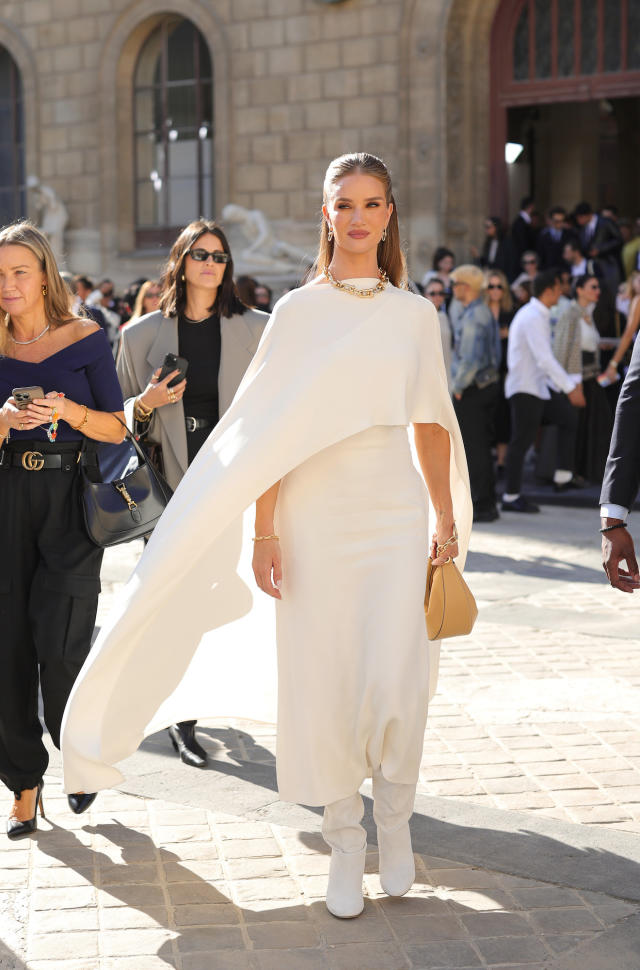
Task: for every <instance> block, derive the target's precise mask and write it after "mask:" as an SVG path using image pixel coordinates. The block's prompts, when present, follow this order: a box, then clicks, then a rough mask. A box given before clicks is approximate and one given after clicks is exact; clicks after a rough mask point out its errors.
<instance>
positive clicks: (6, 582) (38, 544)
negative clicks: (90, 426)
mask: <svg viewBox="0 0 640 970" xmlns="http://www.w3.org/2000/svg"><path fill="white" fill-rule="evenodd" d="M19 447H20V450H21V451H22V450H23V447H24V445H23V443H22V442H21V443H20V446H19ZM32 447H33V449H34V450H37V451H40V452H41V453H44V452H47V453H50V452H52V451H55V452H57V453H60V452H61V451H66V450H67V449H66V447H63V446H61V445H58V446H57V447H52V446H49V447H47V445H43V444H42V443H41V442H33V444H32ZM10 450H12V449H11V447H9V448H5V449H4V452H5V454H4V455H3V459H4V460H3V462H2V465H1V466H0V521H1V522H2V531H3V538H2V543H1V544H0V780H1V781H2V782H4V784H5V785H6V786H7V788H9V789H10V790H11V791H14V792H17V791H21V790H22V789H24V788H34V787H35V786H36V785H37V784H38V782H39V781H40V779H41V778H42V776H43V774H44V772H45V771H46V768H47V765H48V763H49V757H48V754H47V750H46V748H45V746H44V744H43V742H42V725H41V723H40V719H39V717H38V684H40V687H41V690H42V698H43V702H44V720H45V724H46V726H47V729H48V731H49V734H50V735H51V740H52V741H53V743H54V744H55V746H56V747H59V746H60V725H61V722H62V715H63V713H64V709H65V705H66V703H67V699H68V697H69V694H70V692H71V688H72V687H73V684H74V681H75V679H76V677H77V675H78V673H79V671H80V668H81V666H82V664H83V663H84V660H85V658H86V656H87V654H88V653H89V649H90V646H91V637H92V633H93V628H94V624H95V619H96V613H97V609H98V594H99V593H100V566H101V563H102V554H103V551H102V549H101V548H99V547H98V546H95V545H94V544H93V543H92V542H91V541H90V539H89V538H88V536H87V534H86V531H85V529H84V523H83V516H82V509H81V504H80V502H81V491H80V476H79V475H78V469H77V465H76V462H75V455H73V456H72V458H71V461H69V462H66V464H67V465H68V466H69V468H70V470H68V471H64V470H61V469H58V468H43V469H41V470H40V471H36V470H33V471H29V470H27V469H25V468H22V467H13V466H10V467H8V462H7V460H6V459H7V457H8V452H9V451H10ZM69 451H73V445H71V446H69ZM67 453H68V452H67Z"/></svg>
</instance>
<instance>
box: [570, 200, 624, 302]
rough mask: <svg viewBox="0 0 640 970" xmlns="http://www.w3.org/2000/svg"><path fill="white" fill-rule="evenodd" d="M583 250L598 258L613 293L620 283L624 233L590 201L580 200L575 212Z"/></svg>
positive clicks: (587, 255) (592, 257) (591, 257)
mask: <svg viewBox="0 0 640 970" xmlns="http://www.w3.org/2000/svg"><path fill="white" fill-rule="evenodd" d="M573 215H574V218H575V221H576V225H577V226H578V232H579V234H580V243H581V246H582V252H583V253H584V255H585V256H586V257H588V258H589V259H597V260H598V261H599V262H600V264H601V266H602V269H603V270H604V275H605V278H606V280H607V284H608V286H609V288H610V290H611V292H612V293H613V294H615V292H616V290H617V289H618V284H619V283H620V252H621V250H622V242H623V240H622V234H621V232H620V230H619V229H618V227H617V226H616V224H615V222H612V221H611V220H610V219H605V218H604V216H599V215H597V213H595V212H594V211H593V209H592V207H591V205H590V203H589V202H579V203H578V205H577V206H576V207H575V209H574V212H573Z"/></svg>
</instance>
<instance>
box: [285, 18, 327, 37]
mask: <svg viewBox="0 0 640 970" xmlns="http://www.w3.org/2000/svg"><path fill="white" fill-rule="evenodd" d="M284 26H285V39H286V42H287V43H288V44H307V43H309V41H313V40H320V39H321V37H322V31H321V19H320V15H319V14H316V15H315V16H312V15H311V14H305V15H304V16H303V17H286V19H285V22H284Z"/></svg>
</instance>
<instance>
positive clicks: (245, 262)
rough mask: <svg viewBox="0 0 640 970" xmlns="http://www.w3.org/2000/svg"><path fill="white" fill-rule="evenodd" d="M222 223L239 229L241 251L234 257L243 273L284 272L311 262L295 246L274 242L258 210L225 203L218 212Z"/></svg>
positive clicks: (274, 238)
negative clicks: (220, 213) (233, 225)
mask: <svg viewBox="0 0 640 970" xmlns="http://www.w3.org/2000/svg"><path fill="white" fill-rule="evenodd" d="M222 220H223V223H224V224H225V225H228V224H235V225H238V226H239V228H240V231H241V233H242V236H243V242H244V243H245V248H244V249H242V250H241V251H240V253H239V254H238V255H239V260H237V262H239V263H240V264H241V265H242V267H243V270H242V271H243V272H250V271H251V270H253V269H255V270H256V271H258V270H265V271H267V272H274V273H278V272H286V271H287V270H289V271H290V270H291V269H292V268H294V267H295V268H298V269H299V268H300V267H301V266H305V267H306V266H309V265H310V264H311V263H312V262H313V260H311V259H310V258H309V256H308V255H307V253H305V252H304V250H302V249H300V248H299V247H298V246H293V245H291V244H290V243H287V242H284V240H282V239H277V238H276V237H275V235H274V231H273V228H272V226H271V223H270V222H269V219H268V218H267V216H266V215H265V214H264V212H262V211H261V210H260V209H245V208H244V206H241V205H234V204H229V205H226V206H225V207H224V209H223V210H222ZM234 260H235V254H234Z"/></svg>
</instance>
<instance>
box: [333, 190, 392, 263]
mask: <svg viewBox="0 0 640 970" xmlns="http://www.w3.org/2000/svg"><path fill="white" fill-rule="evenodd" d="M322 212H323V215H324V218H325V220H326V222H327V223H328V226H329V227H330V228H332V229H333V232H334V238H335V245H336V246H337V247H338V248H340V249H344V250H345V251H346V252H348V253H352V254H353V255H363V254H364V253H368V252H371V250H374V251H375V250H377V248H378V243H379V242H380V240H381V238H382V233H383V230H384V229H385V227H386V225H387V223H388V222H389V219H390V218H391V213H392V212H393V205H392V204H391V203H389V204H387V201H386V199H385V195H384V185H383V184H382V182H381V181H380V179H377V178H374V176H373V175H364V174H363V173H362V172H352V173H351V174H350V175H345V176H343V177H342V178H341V179H340V180H339V181H338V182H334V184H333V185H332V186H331V195H330V196H329V198H328V200H327V202H326V203H325V205H323V206H322Z"/></svg>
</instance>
